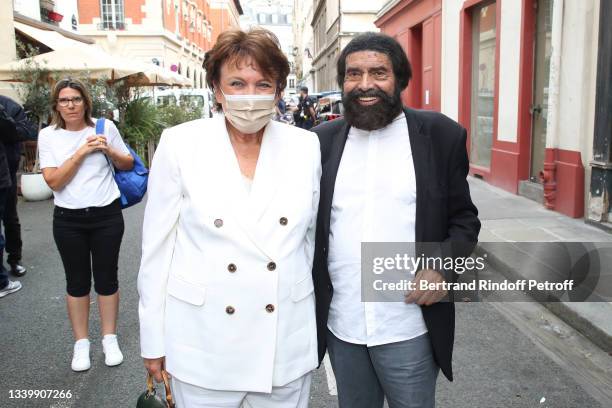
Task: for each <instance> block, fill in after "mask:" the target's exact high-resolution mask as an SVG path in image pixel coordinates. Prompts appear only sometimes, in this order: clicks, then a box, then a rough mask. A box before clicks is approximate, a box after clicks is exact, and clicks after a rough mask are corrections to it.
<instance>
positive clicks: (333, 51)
mask: <svg viewBox="0 0 612 408" xmlns="http://www.w3.org/2000/svg"><path fill="white" fill-rule="evenodd" d="M382 5H383V1H381V0H350V1H349V0H315V1H314V6H313V9H314V12H313V17H312V21H311V23H310V24H311V26H312V29H313V37H314V38H313V48H314V53H313V61H312V69H313V70H314V72H313V74H314V80H313V82H314V91H315V92H323V91H330V90H338V89H339V87H338V84H337V82H336V61H337V59H338V55H339V54H340V50H342V49H343V48H344V47H345V46H346V45H347V44H348V43H349V42H350V41H351V40H352V39H353V38H354V37H355V36H356V35H357V34H359V33H363V32H366V31H378V28H377V27H376V26H375V25H374V20H375V19H376V15H377V13H378V12H379V11H380V9H381V7H382Z"/></svg>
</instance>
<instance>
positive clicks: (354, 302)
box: [327, 113, 427, 346]
mask: <svg viewBox="0 0 612 408" xmlns="http://www.w3.org/2000/svg"><path fill="white" fill-rule="evenodd" d="M415 218H416V179H415V173H414V163H413V161H412V149H411V147H410V139H409V136H408V126H407V125H406V118H405V116H404V114H403V113H402V114H400V115H399V116H398V117H397V118H395V119H394V120H393V122H391V123H390V124H389V125H388V126H387V127H385V128H383V129H378V130H373V131H365V130H361V129H356V128H354V127H351V129H350V131H349V134H348V139H347V141H346V146H345V147H344V152H343V154H342V159H341V161H340V167H339V169H338V175H337V177H336V185H335V190H334V198H333V201H332V209H331V220H330V237H329V274H330V277H331V281H332V285H333V287H334V295H333V297H332V302H331V306H330V310H329V319H328V323H327V325H328V328H329V330H331V332H332V333H333V334H334V335H335V336H336V337H338V338H339V339H341V340H343V341H346V342H349V343H354V344H366V345H368V346H376V345H381V344H388V343H394V342H398V341H404V340H409V339H411V338H415V337H417V336H420V335H422V334H424V333H426V332H427V328H426V327H425V321H424V320H423V315H422V312H421V308H420V306H418V305H415V304H406V303H403V302H362V301H361V242H414V240H415V230H414V228H415Z"/></svg>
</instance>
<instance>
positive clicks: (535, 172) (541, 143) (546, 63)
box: [529, 0, 554, 183]
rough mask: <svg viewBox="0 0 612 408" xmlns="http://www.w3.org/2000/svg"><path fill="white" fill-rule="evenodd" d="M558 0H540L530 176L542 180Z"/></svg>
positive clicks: (534, 179)
mask: <svg viewBox="0 0 612 408" xmlns="http://www.w3.org/2000/svg"><path fill="white" fill-rule="evenodd" d="M553 1H554V0H537V1H536V2H535V5H536V8H537V13H536V37H535V51H534V52H535V69H534V73H535V76H534V81H533V103H532V105H531V109H530V113H531V118H532V131H531V158H530V171H529V179H530V180H531V181H532V182H536V183H540V172H541V171H542V170H543V169H544V155H545V152H546V134H547V126H546V124H547V120H548V96H549V91H548V89H549V88H548V85H549V79H550V56H551V53H552V49H551V38H552V6H553Z"/></svg>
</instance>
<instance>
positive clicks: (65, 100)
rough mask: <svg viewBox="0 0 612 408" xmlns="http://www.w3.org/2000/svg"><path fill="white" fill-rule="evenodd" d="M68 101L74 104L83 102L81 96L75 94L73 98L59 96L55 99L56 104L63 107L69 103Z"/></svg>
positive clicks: (78, 104)
mask: <svg viewBox="0 0 612 408" xmlns="http://www.w3.org/2000/svg"><path fill="white" fill-rule="evenodd" d="M70 102H72V104H73V105H74V106H80V105H82V104H83V97H81V96H75V97H74V98H59V99H58V100H57V104H58V105H59V106H61V107H62V108H65V107H67V106H68V105H70Z"/></svg>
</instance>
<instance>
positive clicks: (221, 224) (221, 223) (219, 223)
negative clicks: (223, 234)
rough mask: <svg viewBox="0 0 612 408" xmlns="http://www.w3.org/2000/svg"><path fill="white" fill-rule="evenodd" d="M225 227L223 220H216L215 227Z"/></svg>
mask: <svg viewBox="0 0 612 408" xmlns="http://www.w3.org/2000/svg"><path fill="white" fill-rule="evenodd" d="M222 226H223V220H222V219H221V218H217V219H216V220H215V227H217V228H221V227H222Z"/></svg>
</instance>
